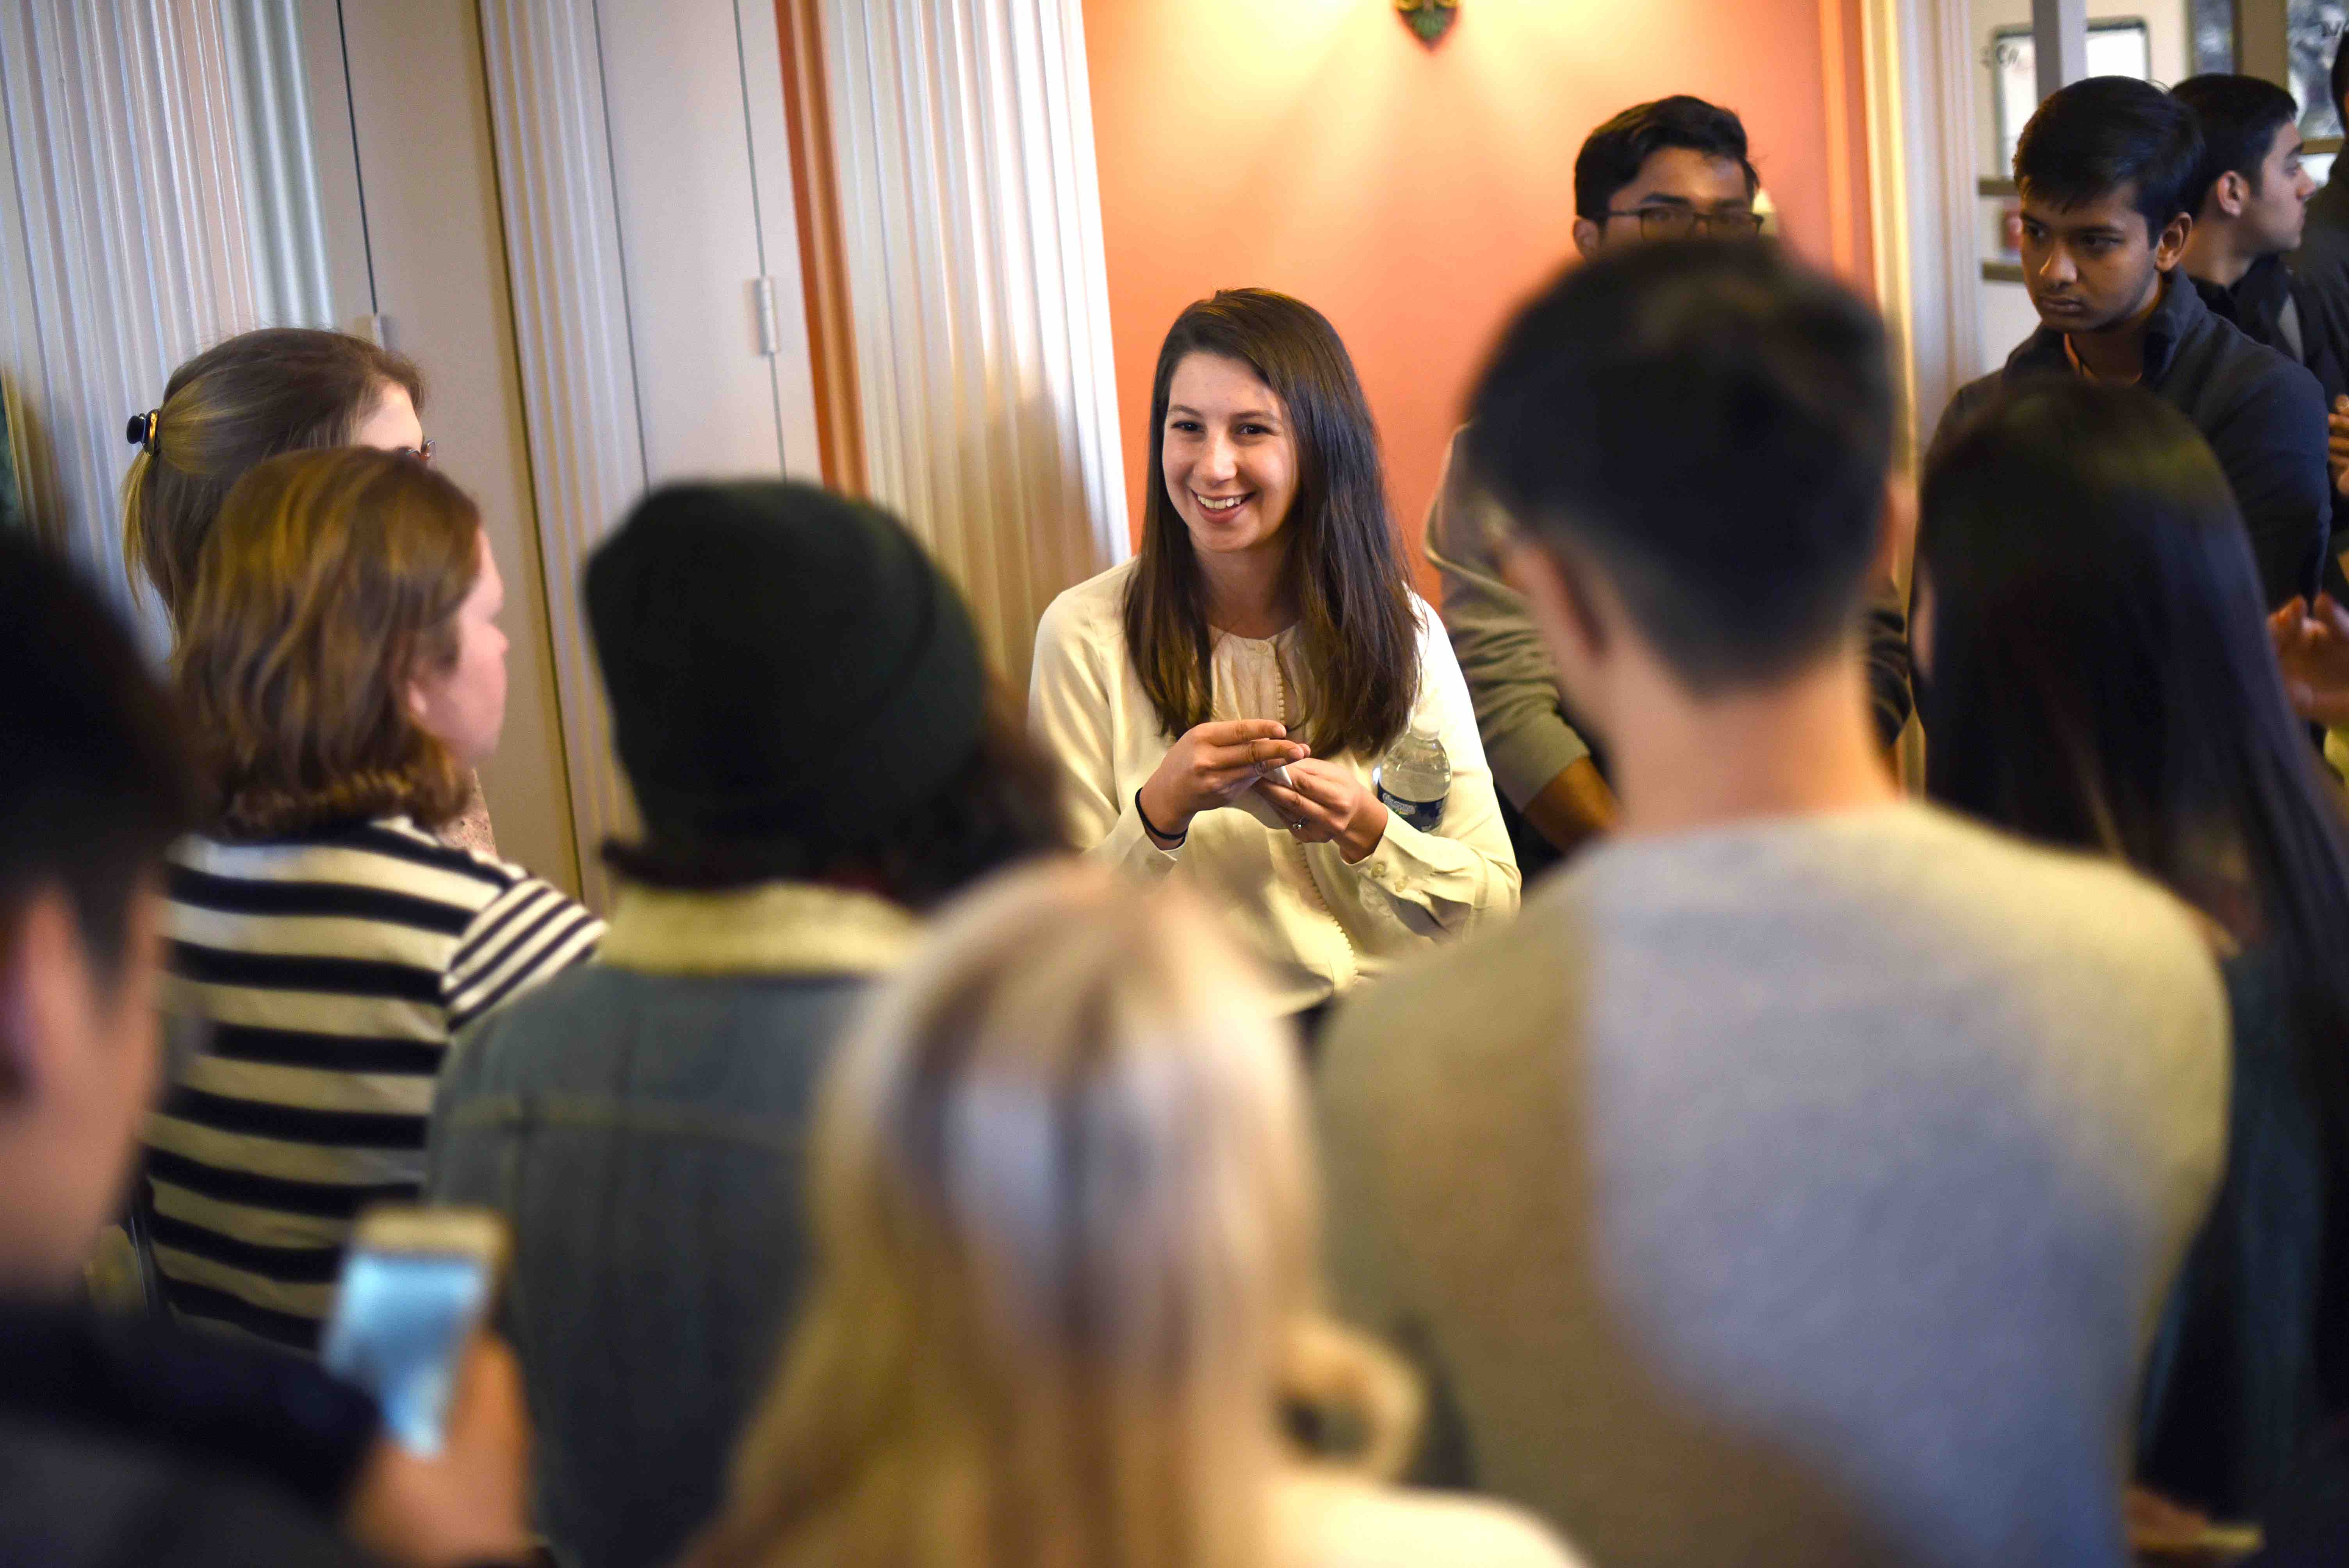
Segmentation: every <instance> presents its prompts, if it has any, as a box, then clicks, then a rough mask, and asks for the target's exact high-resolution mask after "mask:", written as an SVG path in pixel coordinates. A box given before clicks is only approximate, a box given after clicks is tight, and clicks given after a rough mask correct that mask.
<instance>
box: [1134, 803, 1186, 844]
mask: <svg viewBox="0 0 2349 1568" xmlns="http://www.w3.org/2000/svg"><path fill="white" fill-rule="evenodd" d="M1133 814H1134V815H1135V816H1137V817H1139V818H1141V819H1142V830H1143V832H1145V833H1148V834H1149V835H1150V836H1151V837H1152V838H1153V839H1155V840H1158V841H1161V842H1163V843H1169V844H1172V845H1174V847H1175V848H1176V849H1178V850H1179V849H1181V848H1182V847H1183V841H1185V840H1186V839H1188V838H1189V837H1190V836H1191V830H1190V829H1188V828H1185V829H1184V830H1182V831H1181V832H1179V833H1162V832H1160V831H1159V830H1158V824H1157V823H1155V822H1154V821H1152V820H1150V813H1149V812H1147V811H1145V810H1143V809H1142V791H1141V790H1139V789H1136V790H1135V791H1134V792H1133Z"/></svg>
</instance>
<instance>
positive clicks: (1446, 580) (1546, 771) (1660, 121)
mask: <svg viewBox="0 0 2349 1568" xmlns="http://www.w3.org/2000/svg"><path fill="white" fill-rule="evenodd" d="M1760 185H1761V180H1760V177H1759V176H1758V175H1756V174H1755V173H1754V164H1753V161H1752V160H1751V159H1750V158H1749V157H1748V156H1747V154H1746V142H1745V127H1744V124H1743V123H1741V122H1740V121H1739V119H1738V118H1737V116H1736V115H1734V114H1733V113H1732V112H1730V111H1729V110H1728V109H1725V108H1721V107H1719V106H1718V105H1715V104H1710V103H1707V102H1705V101H1704V100H1703V99H1702V98H1690V97H1688V96H1686V95H1684V94H1683V95H1679V96H1675V97H1672V98H1659V99H1657V100H1656V101H1655V102H1653V103H1643V104H1639V105H1636V106H1634V107H1633V108H1627V109H1625V110H1624V111H1623V112H1622V113H1620V114H1619V115H1617V116H1616V117H1615V118H1614V119H1610V120H1609V121H1608V122H1607V123H1606V124H1604V125H1602V126H1600V127H1599V129H1597V130H1594V131H1592V132H1591V133H1590V135H1589V137H1588V139H1586V140H1585V141H1584V142H1583V144H1582V150H1581V152H1580V153H1579V154H1578V156H1577V157H1576V159H1575V160H1574V205H1575V212H1576V216H1575V220H1574V243H1575V248H1576V249H1577V250H1578V251H1579V252H1580V253H1582V254H1583V256H1584V257H1585V258H1588V257H1593V256H1597V255H1599V254H1600V253H1602V252H1606V251H1610V250H1613V249H1615V248H1616V247H1618V246H1620V245H1626V244H1633V243H1639V242H1647V241H1655V240H1678V239H1687V238H1692V237H1701V236H1713V237H1722V238H1739V239H1747V238H1751V237H1753V236H1754V235H1756V234H1759V233H1760V232H1762V216H1761V214H1760V213H1758V212H1756V211H1754V194H1755V192H1756V191H1757V190H1758V189H1759V188H1760ZM1461 442H1462V438H1461V436H1457V435H1455V436H1454V438H1453V446H1452V450H1451V452H1450V453H1448V454H1447V455H1446V457H1445V459H1444V477H1443V479H1442V480H1440V481H1439V482H1438V484H1437V486H1436V495H1435V501H1434V504H1433V507H1432V508H1431V509H1430V511H1429V512H1428V518H1427V558H1428V560H1429V561H1430V562H1433V564H1434V566H1435V569H1436V571H1437V573H1439V574H1440V575H1441V577H1442V579H1443V584H1444V626H1445V628H1446V629H1447V630H1448V631H1449V632H1450V634H1451V636H1452V646H1453V651H1454V653H1455V654H1457V655H1459V659H1460V668H1461V672H1462V673H1463V674H1464V675H1465V676H1467V678H1468V689H1469V693H1470V695H1471V696H1473V697H1474V699H1475V707H1476V724H1477V727H1478V729H1479V730H1480V731H1481V732H1482V734H1483V737H1484V741H1485V755H1486V756H1488V757H1489V758H1491V759H1492V763H1493V777H1494V781H1495V783H1497V784H1498V785H1499V786H1500V794H1501V812H1502V816H1503V817H1504V818H1505V819H1506V820H1507V822H1508V825H1509V836H1510V839H1511V840H1512V841H1513V842H1514V843H1515V844H1516V851H1517V863H1518V864H1519V865H1520V866H1521V867H1522V868H1524V871H1525V873H1526V877H1527V878H1528V879H1530V878H1531V877H1532V876H1533V875H1534V874H1535V873H1536V872H1538V871H1541V870H1543V869H1545V868H1547V867H1548V866H1550V865H1553V864H1555V863H1556V862H1557V861H1558V860H1559V859H1561V858H1562V857H1563V856H1564V855H1566V854H1567V853H1568V852H1570V851H1573V850H1574V849H1575V848H1576V847H1577V846H1578V845H1579V844H1580V843H1581V842H1582V841H1584V840H1586V839H1588V838H1589V837H1590V836H1591V835H1592V834H1594V833H1599V832H1602V831H1604V830H1607V829H1608V828H1609V827H1610V826H1612V825H1613V822H1614V820H1615V796H1614V792H1613V790H1612V789H1610V788H1609V785H1608V782H1607V779H1606V777H1605V775H1604V774H1603V773H1602V771H1601V763H1600V759H1599V758H1597V757H1595V756H1594V755H1593V753H1592V748H1591V745H1590V742H1589V741H1588V739H1587V738H1585V737H1584V735H1583V734H1582V733H1581V731H1580V728H1579V727H1578V726H1577V725H1576V724H1575V723H1574V722H1573V721H1572V720H1570V719H1569V717H1568V715H1567V712H1566V709H1565V707H1564V705H1563V703H1562V701H1561V699H1560V697H1559V696H1558V688H1557V673H1556V672H1555V670H1553V669H1552V667H1551V665H1550V660H1549V655H1547V653H1546V652H1544V651H1543V648H1542V644H1541V639H1540V637H1539V636H1538V634H1536V632H1535V630H1534V626H1533V622H1532V619H1531V617H1530V615H1529V614H1528V613H1527V611H1526V602H1525V599H1524V598H1523V596H1522V595H1520V594H1519V593H1517V591H1516V589H1515V588H1513V587H1511V586H1510V585H1509V583H1507V582H1506V580H1505V579H1504V577H1503V575H1502V572H1501V567H1500V563H1499V560H1500V555H1501V544H1502V542H1503V541H1504V540H1505V538H1506V535H1507V533H1508V531H1509V528H1508V524H1507V522H1506V520H1505V519H1503V518H1501V517H1499V516H1498V515H1496V514H1495V512H1494V511H1492V510H1491V508H1490V507H1489V506H1488V505H1487V504H1486V503H1485V501H1484V500H1483V499H1482V498H1481V497H1479V496H1478V495H1477V494H1476V493H1475V486H1474V485H1473V483H1471V482H1470V480H1469V479H1468V477H1467V475H1466V472H1465V465H1464V464H1463V463H1462V462H1461V461H1460V460H1459V454H1460V449H1461ZM1906 635H1907V628H1906V624H1905V617H1904V615H1903V614H1902V611H1901V608H1900V603H1899V600H1898V599H1897V598H1895V597H1893V596H1892V594H1891V592H1890V585H1889V583H1887V584H1886V585H1885V588H1884V592H1882V593H1879V594H1878V596H1877V597H1876V599H1875V601H1874V602H1873V603H1872V604H1871V606H1870V608H1869V611H1868V655H1869V656H1868V666H1869V680H1870V686H1871V689H1872V692H1873V694H1874V696H1875V700H1876V707H1877V714H1876V717H1877V725H1878V733H1879V736H1880V738H1882V739H1884V741H1885V742H1886V743H1887V744H1888V745H1889V743H1890V742H1891V739H1892V738H1893V737H1895V736H1897V735H1898V734H1899V731H1900V727H1901V726H1902V725H1903V724H1905V723H1907V722H1908V718H1909V650H1908V643H1907V640H1906Z"/></svg>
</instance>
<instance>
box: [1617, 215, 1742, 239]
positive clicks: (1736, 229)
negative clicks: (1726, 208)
mask: <svg viewBox="0 0 2349 1568" xmlns="http://www.w3.org/2000/svg"><path fill="white" fill-rule="evenodd" d="M1607 215H1608V216H1609V218H1637V219H1638V220H1640V238H1641V239H1643V240H1685V239H1687V238H1688V237H1689V236H1690V235H1691V234H1718V235H1720V236H1721V237H1722V238H1723V239H1728V240H1750V239H1752V238H1753V237H1754V235H1756V234H1758V233H1760V232H1762V214H1761V213H1759V212H1699V211H1693V210H1692V209H1690V208H1687V207H1609V208H1608V209H1607Z"/></svg>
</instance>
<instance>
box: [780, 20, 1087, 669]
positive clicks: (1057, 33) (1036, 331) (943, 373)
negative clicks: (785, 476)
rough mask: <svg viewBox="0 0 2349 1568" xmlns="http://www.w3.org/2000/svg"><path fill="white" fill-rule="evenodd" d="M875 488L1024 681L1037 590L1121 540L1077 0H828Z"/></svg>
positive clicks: (832, 85)
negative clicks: (952, 580) (957, 586)
mask: <svg viewBox="0 0 2349 1568" xmlns="http://www.w3.org/2000/svg"><path fill="white" fill-rule="evenodd" d="M823 34H824V39H825V53H826V57H827V58H826V62H825V65H826V72H825V74H826V86H827V88H828V91H829V96H830V99H831V106H832V112H833V127H832V129H833V146H834V147H835V148H836V149H837V156H838V158H839V160H840V170H839V173H840V180H839V189H840V199H841V203H842V212H841V226H842V243H843V250H844V251H845V253H846V256H845V260H846V266H847V272H848V280H849V294H850V304H851V312H852V315H853V318H854V333H855V339H856V366H857V378H858V385H859V391H860V397H861V398H862V403H863V407H862V412H863V416H864V442H865V466H866V473H867V476H868V480H869V482H870V484H871V487H872V490H873V493H874V498H875V499H876V500H880V501H882V502H883V503H884V504H885V505H888V506H890V507H892V508H894V509H895V510H897V511H900V512H902V513H903V514H904V515H905V519H906V521H907V522H908V523H910V524H911V525H912V526H913V528H914V529H915V530H916V531H917V532H919V533H920V534H921V535H922V536H923V537H924V538H925V539H926V541H927V542H928V543H929V545H930V547H931V548H932V550H933V551H935V552H936V554H937V556H938V558H939V559H940V561H941V562H944V563H945V565H946V566H947V570H948V571H949V572H950V573H953V574H954V576H955V577H956V578H957V581H959V582H960V583H961V584H962V587H963V589H964V592H965V593H968V595H969V598H970V601H971V605H972V609H973V611H974V612H975V614H977V616H978V622H979V626H980V630H981V634H982V636H983V637H984V639H985V641H986V643H987V645H988V651H989V652H990V654H991V655H993V657H994V659H995V661H996V663H997V665H998V667H999V668H1000V669H1001V670H1002V671H1003V673H1004V674H1005V675H1006V676H1009V678H1010V679H1012V680H1013V681H1015V682H1019V683H1022V684H1024V683H1025V681H1026V678H1027V673H1028V663H1029V655H1030V650H1031V648H1032V647H1033V645H1034V639H1035V631H1036V622H1037V618H1038V617H1039V616H1040V615H1041V614H1043V611H1044V607H1045V605H1046V604H1047V603H1050V600H1051V598H1052V595H1053V594H1055V593H1058V592H1060V590H1061V589H1062V588H1065V587H1067V586H1068V585H1069V584H1071V583H1076V582H1079V581H1081V580H1082V579H1083V578H1085V577H1088V576H1090V575H1092V573H1095V572H1098V571H1100V570H1102V568H1104V567H1106V566H1108V565H1110V564H1112V563H1113V562H1116V561H1118V560H1120V559H1123V556H1124V555H1125V554H1126V552H1127V549H1128V545H1127V537H1126V517H1125V484H1124V478H1123V463H1122V460H1121V456H1120V448H1119V445H1118V429H1117V401H1116V387H1115V385H1114V380H1113V368H1112V358H1111V350H1110V333H1109V285H1108V276H1107V270H1106V267H1105V265H1104V263H1103V260H1102V230H1101V194H1100V186H1099V181H1098V179H1097V177H1096V174H1095V170H1094V165H1093V132H1092V99H1091V96H1090V94H1089V91H1088V88H1087V86H1086V78H1085V59H1084V36H1083V27H1082V20H1081V10H1080V6H1079V3H1078V0H825V4H824V5H823Z"/></svg>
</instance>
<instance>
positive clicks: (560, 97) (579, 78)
mask: <svg viewBox="0 0 2349 1568" xmlns="http://www.w3.org/2000/svg"><path fill="white" fill-rule="evenodd" d="M481 53H482V57H483V59H484V62H485V64H486V66H487V68H488V72H489V81H490V120H491V127H492V136H493V137H494V139H495V141H496V143H497V160H498V196H499V201H500V202H501V204H502V209H503V212H504V217H505V229H506V267H507V273H508V276H509V279H510V281H511V283H512V288H513V309H514V344H515V347H516V350H517V352H518V353H519V355H520V357H521V360H522V385H523V407H524V409H525V411H526V412H527V414H528V417H529V425H530V453H531V482H532V485H533V489H534V490H536V492H537V499H538V526H539V541H540V548H541V549H542V551H543V552H544V556H545V562H546V583H547V600H548V614H547V622H548V630H549V633H550V634H551V636H552V638H553V640H554V669H555V685H556V688H557V691H558V693H559V696H560V698H561V702H562V707H563V740H564V756H565V758H566V759H567V761H568V762H569V764H570V771H571V800H572V810H573V814H574V820H575V822H576V825H577V830H578V835H579V849H580V855H579V869H580V885H581V891H582V894H583V896H585V899H586V900H587V902H588V903H591V904H593V905H595V907H597V908H607V907H609V905H608V902H607V895H608V887H607V882H606V879H605V873H604V870H603V864H602V861H601V860H600V859H599V858H598V857H597V855H596V853H595V849H596V846H597V845H599V844H601V843H602V842H603V841H604V840H605V839H606V838H608V837H611V836H614V835H616V834H625V833H626V832H627V831H629V828H630V823H631V821H632V820H633V818H632V812H631V810H630V807H629V803H628V800H627V796H626V785H625V784H624V783H623V781H622V780H621V778H620V775H619V770H618V769H617V768H616V767H615V766H614V764H613V760H612V746H611V718H610V716H609V712H608V710H607V709H606V707H605V703H604V692H603V686H602V684H601V682H600V680H599V678H598V675H597V672H596V667H595V650H594V648H593V646H592V645H590V643H589V640H588V635H587V625H586V617H585V615H584V614H581V611H580V604H579V583H580V581H581V577H582V574H583V573H584V572H585V568H586V564H587V557H588V555H589V554H590V553H591V552H593V551H594V550H595V545H596V543H597V542H599V541H600V540H601V539H602V538H603V537H604V535H605V531H608V530H609V529H610V528H611V527H612V526H613V525H614V524H615V523H616V522H618V521H619V520H620V516H621V513H622V512H623V511H626V508H627V507H628V506H629V504H630V503H631V502H633V501H634V500H636V494H637V492H638V491H640V490H643V489H644V484H645V457H644V446H643V438H642V435H641V421H640V420H639V418H638V417H637V410H636V362H635V357H634V356H633V354H632V352H631V350H630V346H629V338H628V310H627V298H626V285H625V279H624V275H623V273H622V271H621V258H620V241H619V224H618V218H617V215H616V211H615V206H614V202H615V197H614V192H613V186H612V153H611V147H610V144H609V142H608V141H607V140H606V131H605V104H604V86H603V76H602V67H601V64H600V62H601V59H602V54H601V44H600V41H599V40H598V38H597V36H596V17H595V4H594V0H481Z"/></svg>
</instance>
